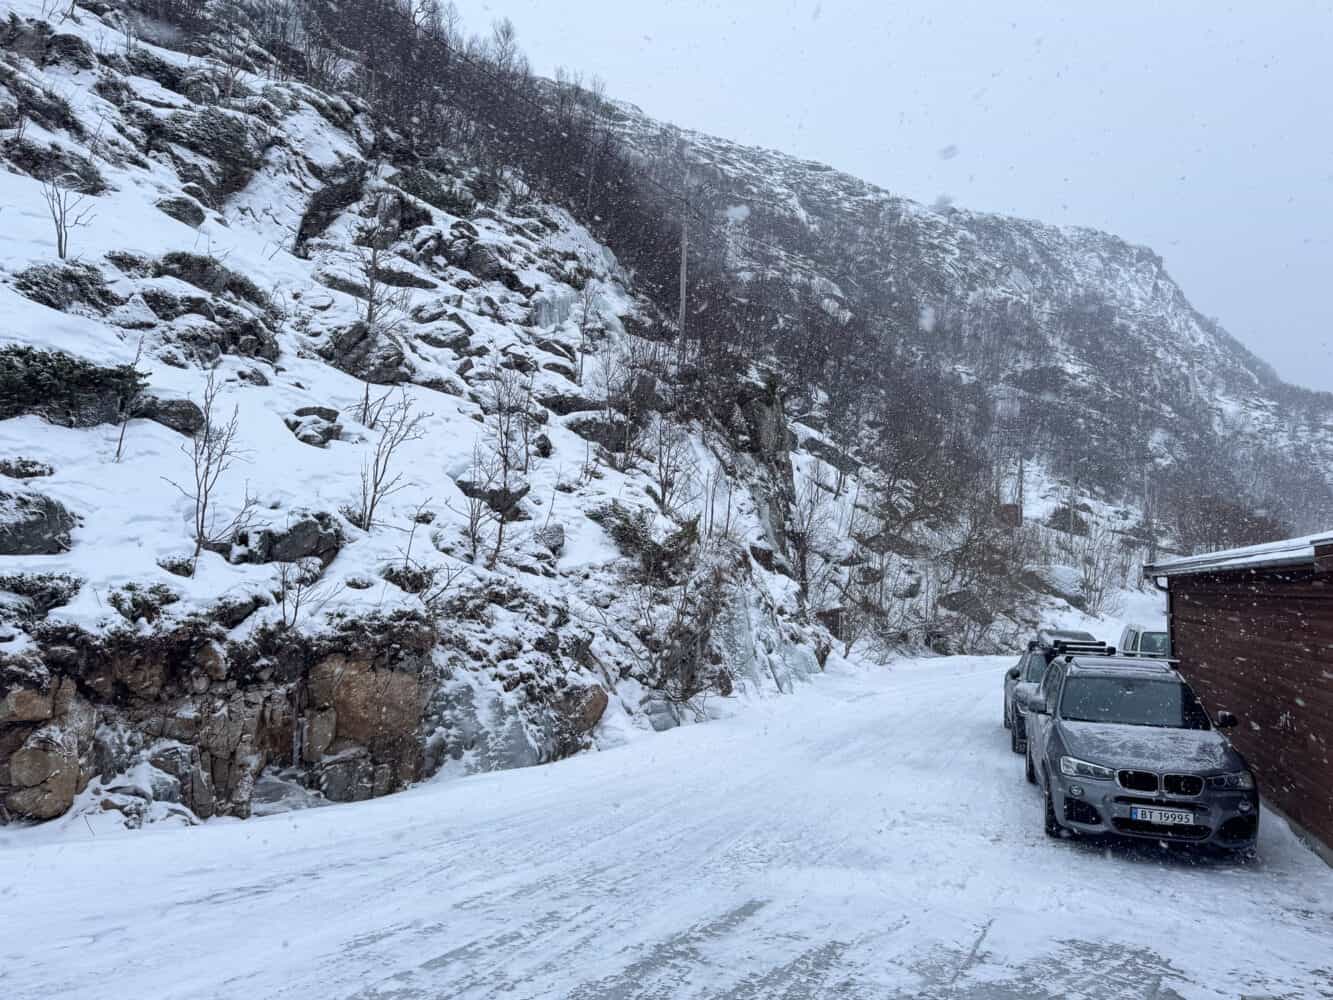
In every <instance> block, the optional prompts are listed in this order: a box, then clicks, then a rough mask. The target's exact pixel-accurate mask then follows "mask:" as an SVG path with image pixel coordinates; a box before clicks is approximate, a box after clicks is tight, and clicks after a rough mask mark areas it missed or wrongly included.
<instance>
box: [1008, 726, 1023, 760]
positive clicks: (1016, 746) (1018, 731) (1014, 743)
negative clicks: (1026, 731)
mask: <svg viewBox="0 0 1333 1000" xmlns="http://www.w3.org/2000/svg"><path fill="white" fill-rule="evenodd" d="M1009 749H1010V750H1012V751H1013V752H1014V753H1023V751H1025V750H1026V749H1027V740H1025V739H1024V738H1023V726H1022V724H1021V723H1020V722H1019V721H1018V720H1017V719H1015V720H1014V721H1013V724H1012V725H1011V726H1010V727H1009Z"/></svg>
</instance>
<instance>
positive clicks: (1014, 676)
mask: <svg viewBox="0 0 1333 1000" xmlns="http://www.w3.org/2000/svg"><path fill="white" fill-rule="evenodd" d="M1019 676H1020V675H1019V672H1018V668H1017V667H1010V668H1009V679H1010V680H1011V681H1016V680H1018V678H1019Z"/></svg>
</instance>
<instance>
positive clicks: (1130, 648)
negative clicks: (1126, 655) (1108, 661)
mask: <svg viewBox="0 0 1333 1000" xmlns="http://www.w3.org/2000/svg"><path fill="white" fill-rule="evenodd" d="M1138 638H1139V633H1138V632H1137V631H1136V630H1135V629H1132V628H1129V629H1125V640H1124V642H1122V643H1121V645H1122V646H1123V647H1124V648H1125V651H1126V652H1130V653H1132V652H1134V651H1135V650H1134V647H1135V645H1136V644H1137V641H1138Z"/></svg>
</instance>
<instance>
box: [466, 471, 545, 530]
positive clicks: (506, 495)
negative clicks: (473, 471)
mask: <svg viewBox="0 0 1333 1000" xmlns="http://www.w3.org/2000/svg"><path fill="white" fill-rule="evenodd" d="M454 482H455V484H456V485H457V486H458V489H459V492H461V493H462V494H463V496H465V497H468V498H469V499H472V500H481V501H483V502H484V503H485V504H486V506H487V507H489V508H490V509H491V510H493V511H494V512H495V513H496V514H499V515H500V516H501V517H502V518H504V519H505V520H506V521H517V520H520V519H521V518H522V510H521V508H520V507H519V504H520V503H521V502H522V501H523V498H524V497H525V496H527V495H528V494H529V493H531V492H532V487H531V486H530V485H529V484H528V483H516V484H514V485H512V486H508V487H505V486H495V485H493V484H491V483H477V482H473V481H472V480H470V479H457V480H455V481H454Z"/></svg>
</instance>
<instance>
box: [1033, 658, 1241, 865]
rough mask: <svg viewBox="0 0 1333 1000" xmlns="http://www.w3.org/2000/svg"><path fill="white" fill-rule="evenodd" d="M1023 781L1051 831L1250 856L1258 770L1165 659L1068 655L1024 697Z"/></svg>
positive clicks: (1228, 717)
mask: <svg viewBox="0 0 1333 1000" xmlns="http://www.w3.org/2000/svg"><path fill="white" fill-rule="evenodd" d="M1026 707H1027V726H1028V748H1027V777H1028V781H1031V782H1033V783H1035V784H1036V785H1038V786H1039V787H1040V788H1041V790H1042V794H1043V799H1044V810H1045V823H1046V833H1047V834H1048V835H1050V836H1052V837H1058V836H1060V835H1061V831H1063V830H1069V831H1071V832H1074V833H1090V834H1094V833H1115V834H1121V835H1124V836H1128V837H1145V838H1150V839H1152V840H1158V841H1178V842H1188V843H1197V844H1209V845H1212V846H1216V847H1222V848H1226V849H1228V850H1233V851H1246V850H1249V849H1250V848H1251V847H1252V846H1253V845H1254V841H1255V839H1256V837H1257V836H1258V833H1259V793H1258V791H1257V789H1256V788H1255V781H1254V775H1253V774H1251V773H1250V769H1249V767H1248V765H1247V764H1246V763H1245V758H1243V757H1242V756H1241V755H1240V754H1239V753H1238V752H1237V751H1236V749H1235V748H1234V747H1233V746H1232V745H1231V743H1230V741H1228V740H1227V738H1226V737H1225V736H1223V735H1222V734H1221V732H1219V731H1218V730H1219V728H1230V727H1231V726H1234V725H1235V724H1236V718H1235V716H1233V715H1232V714H1231V713H1230V712H1218V713H1217V721H1216V723H1214V722H1213V720H1211V719H1210V718H1209V717H1208V713H1207V712H1206V711H1205V710H1204V708H1203V706H1202V705H1200V704H1199V700H1198V698H1196V697H1195V695H1194V691H1193V690H1192V689H1191V688H1190V686H1189V685H1188V684H1187V683H1186V682H1185V679H1184V678H1183V677H1181V676H1180V674H1178V673H1177V672H1176V671H1175V670H1174V669H1173V668H1172V666H1171V664H1170V663H1169V662H1167V661H1164V660H1156V661H1154V660H1144V659H1137V658H1136V659H1128V658H1121V657H1110V656H1087V657H1079V656H1067V657H1063V658H1059V659H1057V660H1056V661H1055V662H1053V663H1052V664H1051V666H1050V669H1049V670H1048V671H1047V673H1046V677H1045V679H1044V680H1043V681H1042V684H1041V687H1040V688H1039V689H1038V690H1037V691H1036V692H1035V693H1034V694H1032V695H1030V696H1029V697H1028V699H1027V706H1026Z"/></svg>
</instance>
